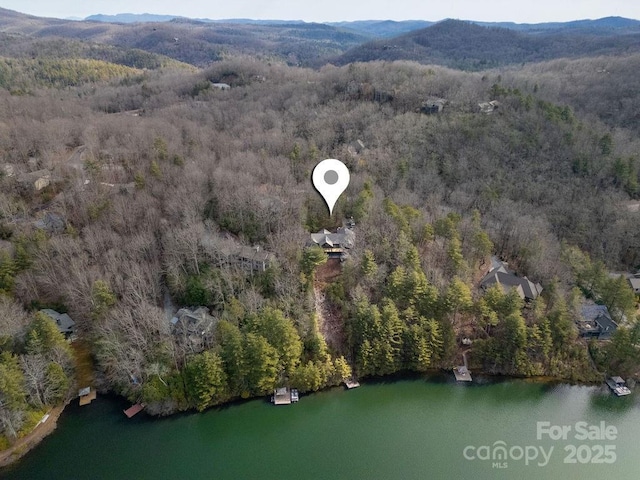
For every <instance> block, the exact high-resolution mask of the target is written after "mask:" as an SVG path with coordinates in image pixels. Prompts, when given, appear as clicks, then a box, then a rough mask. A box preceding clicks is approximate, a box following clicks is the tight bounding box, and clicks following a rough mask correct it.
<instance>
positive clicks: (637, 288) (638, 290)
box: [628, 273, 640, 295]
mask: <svg viewBox="0 0 640 480" xmlns="http://www.w3.org/2000/svg"><path fill="white" fill-rule="evenodd" d="M628 280H629V285H630V286H631V289H632V290H633V293H635V294H636V295H640V275H638V274H637V273H636V274H635V275H634V276H633V277H629V279H628Z"/></svg>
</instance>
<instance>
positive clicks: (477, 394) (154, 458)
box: [0, 377, 640, 480]
mask: <svg viewBox="0 0 640 480" xmlns="http://www.w3.org/2000/svg"><path fill="white" fill-rule="evenodd" d="M479 380H480V381H479V382H475V381H474V383H473V384H471V385H460V384H455V383H453V382H452V381H450V380H448V377H447V378H444V377H431V378H430V379H429V380H426V379H405V380H397V381H389V382H382V383H371V384H364V385H363V386H361V387H360V388H358V389H355V390H349V391H345V390H343V389H340V388H338V389H332V390H329V391H325V392H320V393H316V394H312V395H306V396H302V397H301V399H300V402H299V403H297V404H293V405H288V406H278V407H276V406H273V405H271V404H269V403H267V402H266V401H263V400H253V401H248V402H245V403H240V404H234V405H230V406H227V407H223V408H219V409H214V410H210V411H207V412H205V413H201V414H195V413H194V414H183V415H176V416H173V417H169V418H165V419H154V418H150V417H146V416H145V415H144V414H139V415H138V416H137V417H134V418H133V419H131V420H129V419H127V418H126V417H125V416H124V414H123V413H122V409H123V408H126V407H127V406H128V405H127V404H125V403H123V402H122V401H121V400H119V399H114V398H105V397H102V398H101V397H99V398H98V400H95V401H94V402H93V403H92V404H91V405H89V406H86V407H82V408H80V407H78V406H77V405H76V402H74V403H73V404H72V405H70V406H69V407H68V408H67V410H66V411H65V412H64V414H63V415H62V417H61V418H60V421H59V424H58V429H57V430H56V432H55V433H53V434H52V435H51V436H50V437H48V438H47V439H45V440H44V441H43V442H42V444H41V445H39V446H38V447H36V448H35V449H34V450H33V451H32V452H30V453H29V454H27V455H26V456H25V457H24V458H23V459H22V460H21V461H20V462H19V463H18V464H17V465H14V466H13V467H11V468H10V469H8V470H4V471H0V477H2V478H7V479H29V480H35V479H47V480H52V479H65V480H66V479H156V480H157V479H215V480H220V479H253V478H259V479H278V480H285V479H305V480H306V479H343V478H344V479H361V478H362V479H440V478H442V479H474V480H480V479H496V478H518V479H519V480H522V479H529V478H532V479H533V478H535V479H538V478H576V479H577V478H579V479H602V478H612V479H613V478H618V479H628V478H637V476H638V471H640V408H639V406H638V402H637V400H636V398H635V396H634V395H632V396H629V397H625V398H616V397H613V395H611V394H610V393H608V391H606V390H604V389H603V388H599V387H582V386H568V385H553V384H544V383H536V382H527V381H521V380H508V381H501V382H497V381H493V380H492V381H489V380H484V381H483V380H482V379H479Z"/></svg>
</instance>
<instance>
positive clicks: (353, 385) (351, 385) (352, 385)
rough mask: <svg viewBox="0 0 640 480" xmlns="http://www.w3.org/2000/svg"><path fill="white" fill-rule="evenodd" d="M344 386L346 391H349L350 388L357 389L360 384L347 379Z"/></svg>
mask: <svg viewBox="0 0 640 480" xmlns="http://www.w3.org/2000/svg"><path fill="white" fill-rule="evenodd" d="M344 384H345V385H346V386H347V389H349V390H351V389H352V388H358V387H359V386H360V383H359V382H358V381H357V380H356V379H355V378H349V379H347V380H345V381H344Z"/></svg>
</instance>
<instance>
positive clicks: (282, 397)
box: [271, 387, 300, 405]
mask: <svg viewBox="0 0 640 480" xmlns="http://www.w3.org/2000/svg"><path fill="white" fill-rule="evenodd" d="M299 399H300V395H299V394H298V390H296V389H295V388H292V389H289V387H280V388H276V389H275V390H274V391H273V395H272V396H271V403H273V404H274V405H290V404H291V403H295V402H297V401H298V400H299Z"/></svg>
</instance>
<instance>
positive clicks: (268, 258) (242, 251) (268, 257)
mask: <svg viewBox="0 0 640 480" xmlns="http://www.w3.org/2000/svg"><path fill="white" fill-rule="evenodd" d="M231 260H232V262H233V263H235V264H236V265H240V266H241V267H243V268H244V269H245V270H248V271H250V272H254V271H257V272H264V271H265V270H266V269H267V268H269V266H270V265H271V262H273V254H272V253H269V252H267V251H265V250H263V249H262V248H260V247H259V246H255V247H247V246H242V247H240V248H239V249H238V250H236V251H234V252H233V253H232V254H231Z"/></svg>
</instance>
